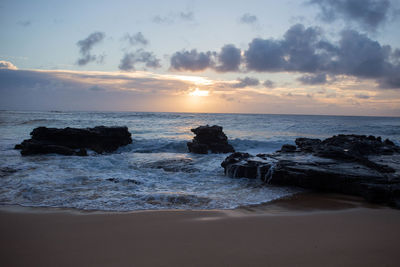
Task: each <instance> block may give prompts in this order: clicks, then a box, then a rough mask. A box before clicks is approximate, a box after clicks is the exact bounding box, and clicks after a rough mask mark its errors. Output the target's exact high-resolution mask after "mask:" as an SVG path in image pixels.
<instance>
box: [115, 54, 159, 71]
mask: <svg viewBox="0 0 400 267" xmlns="http://www.w3.org/2000/svg"><path fill="white" fill-rule="evenodd" d="M138 63H143V64H144V66H145V67H147V68H159V67H161V65H160V60H159V59H158V58H157V57H156V56H155V55H154V54H153V53H152V52H148V51H145V50H143V49H138V50H136V51H135V52H132V53H125V55H124V57H123V58H122V59H121V62H120V64H119V66H118V67H119V69H120V70H123V71H133V70H135V65H136V64H138Z"/></svg>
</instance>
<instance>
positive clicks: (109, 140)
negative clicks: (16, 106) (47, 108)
mask: <svg viewBox="0 0 400 267" xmlns="http://www.w3.org/2000/svg"><path fill="white" fill-rule="evenodd" d="M31 136H32V137H31V139H27V140H24V141H23V142H22V143H21V144H18V145H16V146H15V149H20V150H21V155H23V156H25V155H34V154H49V153H56V154H61V155H78V156H86V155H87V152H86V149H91V150H94V151H95V152H97V153H103V152H113V151H115V150H116V149H117V148H118V147H120V146H124V145H127V144H130V143H132V138H131V134H130V133H129V131H128V128H127V127H106V126H97V127H94V128H86V129H78V128H69V127H67V128H64V129H57V128H47V127H38V128H35V129H34V130H33V131H32V132H31Z"/></svg>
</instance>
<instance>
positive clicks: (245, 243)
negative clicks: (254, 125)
mask: <svg viewBox="0 0 400 267" xmlns="http://www.w3.org/2000/svg"><path fill="white" fill-rule="evenodd" d="M399 225H400V211H399V210H395V209H391V208H386V207H378V206H371V205H367V204H365V203H364V202H362V201H360V200H359V199H357V198H349V197H344V196H340V195H325V196H324V195H318V194H307V195H298V196H295V197H293V198H291V199H286V200H279V201H275V202H272V203H269V204H266V205H261V206H255V207H246V208H240V209H236V210H216V211H141V212H129V213H100V212H80V211H75V210H62V209H42V208H22V207H3V208H2V210H1V212H0V236H1V238H0V254H1V255H0V265H1V266H399V264H400V254H399V253H398V248H399V245H400V230H399Z"/></svg>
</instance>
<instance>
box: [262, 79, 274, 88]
mask: <svg viewBox="0 0 400 267" xmlns="http://www.w3.org/2000/svg"><path fill="white" fill-rule="evenodd" d="M263 85H264V87H265V88H271V89H272V88H274V87H275V83H274V82H273V81H271V80H266V81H264V82H263Z"/></svg>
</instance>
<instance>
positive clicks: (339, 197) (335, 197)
mask: <svg viewBox="0 0 400 267" xmlns="http://www.w3.org/2000/svg"><path fill="white" fill-rule="evenodd" d="M360 207H368V208H378V209H379V208H385V207H387V206H382V205H378V204H372V203H369V202H367V201H365V200H364V199H363V198H362V197H357V196H351V195H344V194H336V193H319V192H299V193H294V194H293V195H289V196H284V197H281V198H278V199H274V200H271V201H268V202H263V203H258V204H250V205H242V206H238V207H236V208H232V209H138V210H128V211H118V210H116V211H113V210H89V209H88V210H84V209H78V208H70V207H50V206H24V205H19V204H15V205H13V204H11V205H9V204H5V205H0V213H2V212H5V213H37V214H47V213H70V214H75V215H91V214H136V213H151V212H200V213H201V212H228V213H229V212H243V213H246V214H252V213H261V214H263V215H273V214H275V213H295V212H297V213H298V212H331V211H335V210H346V209H354V208H360Z"/></svg>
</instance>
